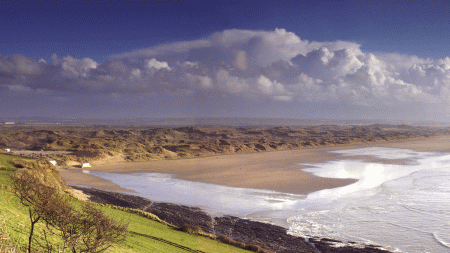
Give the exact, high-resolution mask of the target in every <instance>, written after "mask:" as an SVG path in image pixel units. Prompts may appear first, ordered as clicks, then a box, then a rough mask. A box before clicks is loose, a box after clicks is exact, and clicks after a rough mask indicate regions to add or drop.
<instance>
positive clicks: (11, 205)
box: [0, 154, 248, 253]
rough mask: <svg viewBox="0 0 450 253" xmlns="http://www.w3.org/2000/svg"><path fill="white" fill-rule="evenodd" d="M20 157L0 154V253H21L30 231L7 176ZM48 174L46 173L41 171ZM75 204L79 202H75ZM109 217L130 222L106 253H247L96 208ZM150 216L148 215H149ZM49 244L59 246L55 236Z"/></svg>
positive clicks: (134, 216) (39, 233)
mask: <svg viewBox="0 0 450 253" xmlns="http://www.w3.org/2000/svg"><path fill="white" fill-rule="evenodd" d="M18 159H22V158H19V157H14V156H9V155H4V154H0V168H2V169H1V170H0V185H1V187H0V253H3V252H13V249H14V248H15V249H16V252H22V251H24V250H23V249H24V247H25V246H26V243H27V237H28V231H29V226H30V224H29V223H30V222H29V217H28V210H27V208H25V207H24V206H23V205H21V203H20V202H19V199H18V198H17V197H16V196H15V195H14V194H13V193H12V192H11V189H10V186H11V182H10V179H9V177H10V174H11V173H13V172H14V170H16V168H15V166H14V165H13V161H14V160H18ZM43 171H44V172H48V169H47V170H43ZM73 201H74V202H75V203H74V204H76V202H79V201H80V200H77V199H74V200H73ZM98 208H100V209H101V210H102V211H104V212H105V213H106V214H107V215H108V216H110V217H112V218H114V219H118V220H124V221H126V222H127V223H129V234H128V236H127V240H126V241H125V242H123V243H120V244H118V245H114V246H113V247H112V248H110V249H109V250H108V251H107V252H125V253H126V252H199V253H200V252H218V253H220V252H248V251H246V250H243V249H240V248H236V247H233V246H230V245H227V244H223V243H220V242H218V241H216V240H213V239H210V238H207V237H203V236H197V235H192V234H187V233H184V232H180V231H178V230H176V229H175V228H173V227H171V226H168V225H166V224H164V223H162V222H159V221H157V220H158V219H157V218H156V217H155V218H154V219H155V220H153V219H149V218H146V217H143V216H142V215H140V214H137V213H133V212H130V211H126V210H120V209H117V208H111V207H108V206H98ZM148 216H151V215H148ZM43 229H44V226H43V225H42V224H39V225H38V226H37V231H36V234H35V236H36V237H38V238H39V237H41V238H42V236H43V232H42V231H43ZM51 242H52V243H54V244H59V243H60V241H59V239H58V238H56V237H51Z"/></svg>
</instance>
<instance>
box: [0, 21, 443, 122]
mask: <svg viewBox="0 0 450 253" xmlns="http://www.w3.org/2000/svg"><path fill="white" fill-rule="evenodd" d="M51 61H52V62H51V63H47V62H46V61H45V60H42V59H41V60H39V61H36V60H33V59H31V58H29V57H27V56H25V55H21V54H14V55H9V56H2V55H0V91H3V92H5V91H8V92H13V93H14V92H15V93H27V92H28V93H30V92H31V93H33V92H34V93H35V92H40V93H48V94H52V93H55V94H58V98H59V99H61V94H64V95H65V96H70V95H71V94H78V95H80V94H98V95H101V96H108V95H111V96H112V97H114V98H120V96H121V95H122V94H127V95H130V94H131V95H132V94H140V95H142V94H150V95H151V96H157V95H161V94H164V96H171V95H173V96H179V95H180V94H182V95H183V96H195V98H196V99H202V98H204V97H207V96H209V94H215V96H221V97H233V99H234V101H236V99H237V100H238V101H239V100H240V101H246V103H247V102H248V101H250V102H251V101H261V100H262V101H278V102H281V103H285V104H286V106H287V107H288V106H291V105H299V104H302V105H305V104H306V105H308V104H320V103H327V104H332V105H334V106H336V107H340V108H345V107H346V106H350V107H361V108H368V110H372V111H373V110H375V109H376V108H383V110H396V109H397V108H400V107H402V108H405V107H409V108H411V110H418V112H420V110H421V109H424V108H439V110H442V109H444V110H445V109H448V108H450V96H449V95H450V58H448V57H446V58H445V59H437V60H436V59H421V58H418V57H416V56H408V55H398V54H373V53H369V52H363V51H362V50H361V45H359V44H357V43H353V42H346V41H334V42H316V41H307V40H305V39H301V38H300V37H299V36H298V35H296V34H294V33H292V32H288V31H286V30H284V29H275V31H250V30H225V31H222V32H217V33H215V34H212V35H211V36H209V37H207V38H205V39H200V40H194V41H180V42H175V43H168V44H164V45H159V46H155V47H151V48H145V49H140V50H136V51H133V52H128V53H123V54H117V55H111V56H110V57H108V58H107V59H106V60H105V61H104V62H103V63H98V62H96V61H94V60H92V59H90V58H83V59H76V58H73V57H72V56H64V57H59V56H57V55H52V56H51ZM55 96H56V95H55ZM197 103H200V104H201V103H202V101H197ZM410 105H414V106H413V107H411V106H410ZM436 110H437V109H436ZM435 113H437V112H435ZM380 115H381V116H382V115H383V114H382V113H380Z"/></svg>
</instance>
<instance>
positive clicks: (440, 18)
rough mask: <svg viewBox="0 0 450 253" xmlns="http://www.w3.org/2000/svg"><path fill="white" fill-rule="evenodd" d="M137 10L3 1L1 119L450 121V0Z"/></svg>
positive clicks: (185, 4) (180, 5)
mask: <svg viewBox="0 0 450 253" xmlns="http://www.w3.org/2000/svg"><path fill="white" fill-rule="evenodd" d="M54 2H56V3H58V4H57V5H56V4H53V3H54ZM130 2H132V1H115V0H112V1H91V0H88V1H81V2H79V1H66V2H63V1H53V3H50V1H20V0H19V1H9V0H5V1H2V2H1V3H0V34H1V36H0V53H1V54H2V55H1V56H0V100H1V103H0V104H1V105H0V110H1V111H0V117H2V116H3V117H11V116H34V115H42V116H56V117H68V118H70V117H83V118H92V117H105V118H115V117H119V118H120V117H161V116H167V117H197V116H237V117H239V116H256V117H291V118H340V119H344V118H352V119H428V120H440V121H449V120H450V114H449V113H448V112H449V109H450V100H449V99H448V92H450V70H449V69H450V59H449V60H446V57H447V56H450V47H448V45H447V44H448V43H447V41H448V38H449V37H450V36H449V35H450V34H449V31H450V29H449V22H448V16H449V13H448V10H449V4H448V3H446V2H445V1H428V2H424V1H314V3H311V2H312V1H197V0H189V1H163V2H156V1H144V2H146V3H140V4H139V3H134V2H133V3H130ZM81 3H83V4H81ZM101 3H105V4H101Z"/></svg>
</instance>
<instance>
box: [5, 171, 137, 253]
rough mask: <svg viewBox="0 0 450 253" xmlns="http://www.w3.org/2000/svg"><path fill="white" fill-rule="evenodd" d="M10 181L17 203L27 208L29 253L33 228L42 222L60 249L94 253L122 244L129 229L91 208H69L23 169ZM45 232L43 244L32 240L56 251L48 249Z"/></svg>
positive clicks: (48, 188)
mask: <svg viewBox="0 0 450 253" xmlns="http://www.w3.org/2000/svg"><path fill="white" fill-rule="evenodd" d="M11 179H12V181H13V189H14V190H15V191H14V192H15V194H16V195H17V196H18V197H19V199H20V202H21V203H22V204H23V205H25V206H27V207H28V212H29V217H30V223H31V228H30V232H29V238H28V252H29V253H30V252H31V249H32V247H31V246H32V242H33V235H34V230H35V225H36V223H38V222H39V221H43V222H44V223H45V225H46V228H47V231H49V232H50V233H52V234H54V235H56V236H58V237H60V238H61V239H62V241H63V243H64V245H63V246H62V247H63V249H69V250H70V251H72V252H74V253H76V252H80V253H81V252H88V253H94V252H95V253H97V252H103V251H105V250H106V249H108V248H110V247H111V246H112V245H113V244H114V243H117V242H120V241H123V240H125V238H126V234H127V229H128V225H127V224H125V223H123V222H115V221H114V220H112V219H110V218H109V217H108V216H106V215H105V214H103V212H102V211H100V210H98V209H96V208H95V207H93V206H92V205H91V204H88V203H83V204H82V207H81V210H77V209H76V208H74V207H72V206H71V204H70V202H69V201H68V200H67V198H66V197H64V196H63V195H61V194H60V193H59V191H58V190H56V189H55V188H53V187H49V186H47V185H45V184H44V183H42V181H41V180H40V179H38V178H37V177H36V176H34V175H32V174H31V173H30V172H28V171H27V170H26V169H24V170H18V171H16V172H15V173H14V174H13V175H12V176H11ZM47 231H45V230H44V243H42V242H39V241H38V240H35V241H36V242H37V243H38V244H39V246H40V247H41V248H44V249H45V250H46V251H47V252H53V251H55V250H56V248H55V247H54V246H53V245H51V244H50V243H49V241H48V238H47Z"/></svg>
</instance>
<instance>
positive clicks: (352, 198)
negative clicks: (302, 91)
mask: <svg viewBox="0 0 450 253" xmlns="http://www.w3.org/2000/svg"><path fill="white" fill-rule="evenodd" d="M335 152H336V153H339V154H341V155H343V156H355V155H356V156H374V157H377V158H381V159H409V162H407V163H404V164H382V163H371V162H366V161H363V160H336V161H329V162H324V163H319V164H309V165H310V166H311V167H310V168H308V169H304V170H305V171H307V172H310V173H312V174H314V175H317V176H320V177H329V178H355V179H358V181H357V182H355V183H354V184H351V185H348V186H344V187H339V188H334V189H326V190H322V191H317V192H313V193H311V194H309V195H307V196H302V195H295V194H286V193H280V192H275V191H268V190H257V189H244V188H234V187H225V186H219V185H212V184H205V183H199V182H189V181H184V180H179V179H176V178H174V177H173V176H172V175H168V174H158V173H136V174H112V173H102V172H85V173H91V174H93V175H96V176H99V177H102V178H105V179H108V180H110V181H112V182H114V183H116V184H118V185H119V186H121V187H123V188H127V189H130V190H134V191H135V192H136V194H137V195H139V196H142V197H145V198H148V199H151V200H155V201H164V202H171V203H178V204H184V205H191V206H200V207H203V208H204V209H205V210H206V211H208V212H210V213H212V214H216V215H220V214H229V215H236V216H240V217H248V218H252V219H256V220H260V221H267V222H271V223H276V224H278V225H282V226H285V227H287V228H289V233H290V234H293V235H301V236H305V237H328V238H335V239H339V240H343V241H354V242H356V243H361V244H363V243H369V244H377V245H382V246H384V247H386V248H388V249H390V250H396V251H401V252H450V248H449V247H450V154H448V153H432V152H416V151H412V150H406V149H392V148H362V149H352V150H340V151H335Z"/></svg>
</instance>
